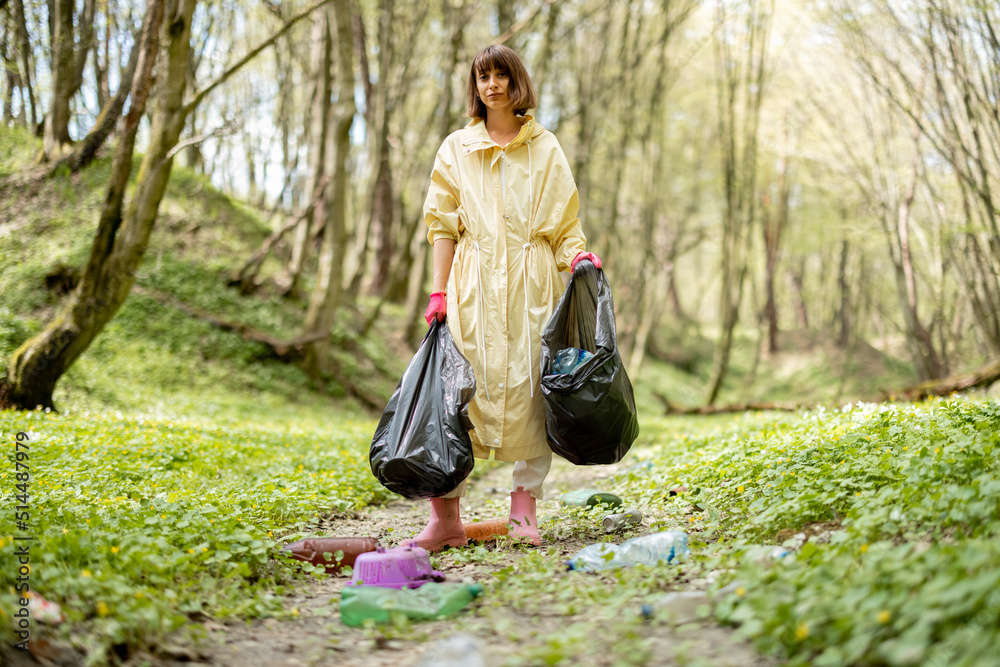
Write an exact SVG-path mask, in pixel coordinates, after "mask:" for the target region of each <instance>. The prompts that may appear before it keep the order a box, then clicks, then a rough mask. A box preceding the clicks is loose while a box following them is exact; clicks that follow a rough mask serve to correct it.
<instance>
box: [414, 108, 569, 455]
mask: <svg viewBox="0 0 1000 667" xmlns="http://www.w3.org/2000/svg"><path fill="white" fill-rule="evenodd" d="M518 120H519V121H520V122H521V131H520V133H519V134H518V135H517V137H515V138H514V140H513V141H511V142H510V143H509V144H508V145H507V146H505V147H503V148H501V147H500V146H498V145H497V144H496V143H495V142H494V141H493V140H492V139H490V135H489V133H487V131H486V123H485V122H484V121H482V120H481V119H474V120H473V121H472V122H471V123H469V125H468V126H466V127H465V128H463V129H461V130H458V131H457V132H454V133H452V134H451V135H450V136H449V137H448V138H447V139H445V141H444V143H443V144H442V145H441V148H440V149H439V150H438V153H437V158H436V159H435V162H434V172H433V174H432V176H431V186H430V191H429V192H428V194H427V200H426V202H425V203H424V220H425V222H426V223H427V226H428V228H429V229H428V234H427V238H428V240H429V241H430V242H431V243H432V244H433V243H434V241H435V240H437V239H452V240H454V241H457V245H456V247H455V260H454V263H453V264H452V267H451V273H450V275H449V277H448V286H447V292H448V297H447V299H448V318H447V321H448V328H449V329H450V330H451V334H452V337H453V338H454V339H455V343H456V344H457V345H458V349H459V350H461V352H462V354H464V355H465V358H466V359H468V360H469V362H470V363H471V364H472V367H473V369H475V372H476V395H475V398H474V399H473V401H472V403H471V404H470V406H469V416H470V418H471V419H472V423H473V424H474V425H475V429H474V430H473V431H472V432H471V436H472V445H473V451H474V453H475V455H476V457H477V458H489V455H490V451H491V450H495V458H496V459H498V460H501V461H523V460H526V459H531V458H535V457H538V456H542V455H543V454H545V453H546V452H548V451H550V450H549V446H548V443H547V441H546V436H545V404H544V402H543V399H542V392H541V389H540V387H539V377H540V376H539V361H540V358H541V334H542V329H543V328H544V327H545V324H546V323H547V322H548V320H549V317H550V316H551V315H552V310H553V308H554V307H555V304H556V302H557V301H558V299H559V297H560V295H561V294H562V292H563V281H562V279H561V278H560V277H559V271H569V270H570V265H571V263H572V262H573V258H575V257H576V255H577V253H579V252H582V251H584V250H585V249H586V243H587V239H586V237H584V235H583V231H582V229H581V227H580V219H579V217H577V214H578V212H579V209H580V201H579V196H578V194H577V189H576V183H575V181H574V180H573V174H572V172H571V171H570V167H569V162H568V161H567V160H566V156H565V155H564V154H563V151H562V148H561V147H560V146H559V142H558V141H557V140H556V138H555V136H554V135H553V134H552V133H551V132H549V131H547V130H545V129H544V128H542V127H541V126H540V125H538V124H537V123H536V122H535V121H534V119H533V118H532V117H531V116H523V117H518Z"/></svg>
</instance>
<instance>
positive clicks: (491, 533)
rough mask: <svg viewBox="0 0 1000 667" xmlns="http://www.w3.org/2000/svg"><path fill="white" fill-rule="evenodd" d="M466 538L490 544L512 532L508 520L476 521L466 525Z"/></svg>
mask: <svg viewBox="0 0 1000 667" xmlns="http://www.w3.org/2000/svg"><path fill="white" fill-rule="evenodd" d="M464 526H465V537H466V538H468V539H470V540H475V541H476V542H489V541H490V540H495V539H497V538H498V537H501V536H503V535H506V534H507V532H508V531H509V530H510V529H509V528H508V526H507V520H506V519H493V520H491V521H475V522H472V523H466V524H464Z"/></svg>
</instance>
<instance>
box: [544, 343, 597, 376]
mask: <svg viewBox="0 0 1000 667" xmlns="http://www.w3.org/2000/svg"><path fill="white" fill-rule="evenodd" d="M593 356H594V353H593V352H588V351H587V350H581V349H580V348H578V347H564V348H563V349H561V350H559V351H558V352H556V356H555V357H554V358H553V359H552V373H553V374H556V375H559V374H562V373H572V372H573V371H574V370H575V369H576V367H577V366H579V365H580V364H584V363H586V362H587V360H588V359H590V358H591V357H593Z"/></svg>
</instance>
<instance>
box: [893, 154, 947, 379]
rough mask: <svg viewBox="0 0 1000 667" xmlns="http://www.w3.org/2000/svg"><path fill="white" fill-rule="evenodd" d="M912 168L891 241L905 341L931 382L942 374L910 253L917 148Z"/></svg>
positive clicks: (920, 373)
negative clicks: (920, 308) (924, 318)
mask: <svg viewBox="0 0 1000 667" xmlns="http://www.w3.org/2000/svg"><path fill="white" fill-rule="evenodd" d="M914 150H915V154H914V157H913V169H912V175H911V178H910V182H909V183H908V185H907V188H906V192H905V193H904V194H903V198H902V200H901V201H900V203H899V208H898V210H897V211H896V216H895V220H894V221H893V222H894V223H895V224H894V225H893V227H892V228H891V229H890V227H889V225H888V224H886V225H885V226H886V229H887V233H889V236H890V237H889V242H890V245H891V250H892V260H893V265H894V268H895V278H896V292H897V296H898V299H899V306H900V309H901V310H902V311H903V322H904V326H905V331H906V342H907V346H908V347H909V348H910V356H911V358H912V360H913V365H914V367H915V369H916V371H917V375H918V376H919V377H920V379H921V380H932V379H934V378H937V377H941V375H943V368H942V366H941V361H940V359H939V358H938V354H937V351H936V350H935V349H934V341H933V339H932V338H931V335H930V332H929V331H928V330H927V328H926V327H925V326H924V324H923V322H921V321H920V315H919V313H918V309H917V281H916V277H915V274H914V270H913V255H912V252H911V250H910V213H911V210H912V207H913V199H914V197H915V193H916V182H917V173H918V160H919V159H920V158H919V151H917V147H914Z"/></svg>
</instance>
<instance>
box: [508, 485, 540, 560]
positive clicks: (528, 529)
mask: <svg viewBox="0 0 1000 667" xmlns="http://www.w3.org/2000/svg"><path fill="white" fill-rule="evenodd" d="M509 534H510V536H511V537H516V538H520V539H522V540H524V541H525V542H530V543H531V544H534V545H535V546H538V545H539V544H541V543H542V538H541V536H540V535H539V534H538V521H537V519H535V499H534V498H532V497H531V494H530V493H528V492H527V491H525V490H524V487H523V486H519V487H517V491H511V492H510V533H509Z"/></svg>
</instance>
